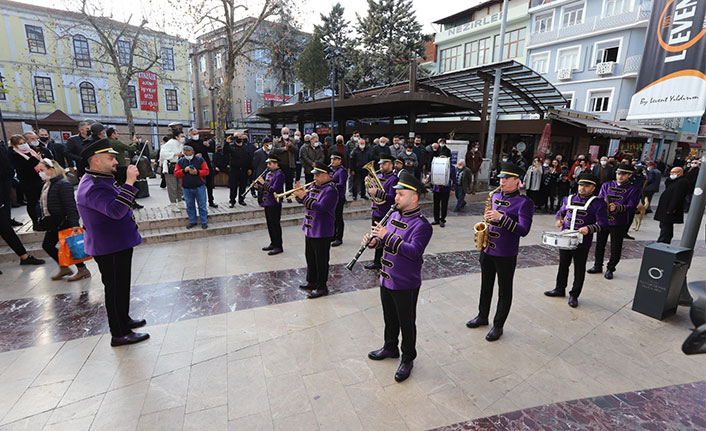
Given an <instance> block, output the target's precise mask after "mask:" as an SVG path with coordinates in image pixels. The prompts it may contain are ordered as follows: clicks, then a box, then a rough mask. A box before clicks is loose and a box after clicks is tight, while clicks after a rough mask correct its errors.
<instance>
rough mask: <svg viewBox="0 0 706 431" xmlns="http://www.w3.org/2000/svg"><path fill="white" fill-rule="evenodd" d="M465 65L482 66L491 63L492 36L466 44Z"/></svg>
mask: <svg viewBox="0 0 706 431" xmlns="http://www.w3.org/2000/svg"><path fill="white" fill-rule="evenodd" d="M465 49H466V53H465V60H464V61H465V62H464V67H475V66H482V65H484V64H486V63H490V61H491V60H492V59H491V58H490V38H489V37H486V38H485V39H480V40H474V41H473V42H469V43H467V44H466V46H465Z"/></svg>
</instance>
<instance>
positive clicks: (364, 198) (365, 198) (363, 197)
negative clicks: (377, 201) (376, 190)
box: [360, 196, 368, 201]
mask: <svg viewBox="0 0 706 431" xmlns="http://www.w3.org/2000/svg"><path fill="white" fill-rule="evenodd" d="M360 198H361V199H363V200H365V201H367V200H368V197H367V196H361V197H360Z"/></svg>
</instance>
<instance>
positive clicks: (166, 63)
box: [162, 47, 174, 70]
mask: <svg viewBox="0 0 706 431" xmlns="http://www.w3.org/2000/svg"><path fill="white" fill-rule="evenodd" d="M162 69H164V70H174V50H173V49H172V48H165V47H162Z"/></svg>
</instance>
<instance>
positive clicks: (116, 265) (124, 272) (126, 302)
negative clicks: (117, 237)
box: [93, 248, 132, 337]
mask: <svg viewBox="0 0 706 431" xmlns="http://www.w3.org/2000/svg"><path fill="white" fill-rule="evenodd" d="M93 258H94V259H95V260H96V263H97V264H98V269H99V270H100V272H101V281H102V282H103V286H104V287H105V310H106V311H107V312H108V325H110V334H111V335H112V336H113V337H122V336H123V335H127V334H129V333H130V332H132V331H131V330H130V328H129V327H128V320H130V317H129V312H130V272H131V269H132V248H128V249H125V250H121V251H118V252H115V253H111V254H106V255H102V256H93Z"/></svg>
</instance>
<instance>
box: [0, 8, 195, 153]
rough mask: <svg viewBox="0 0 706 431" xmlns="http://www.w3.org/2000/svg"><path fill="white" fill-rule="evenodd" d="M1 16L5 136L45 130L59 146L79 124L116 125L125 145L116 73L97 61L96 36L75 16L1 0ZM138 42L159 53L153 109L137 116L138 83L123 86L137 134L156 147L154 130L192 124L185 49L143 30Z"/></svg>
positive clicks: (122, 51) (123, 52)
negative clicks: (155, 106) (177, 123)
mask: <svg viewBox="0 0 706 431" xmlns="http://www.w3.org/2000/svg"><path fill="white" fill-rule="evenodd" d="M0 15H1V16H2V19H0V45H1V46H3V47H5V49H3V50H0V73H1V74H2V77H3V87H4V88H3V90H4V92H3V93H2V94H0V107H1V108H2V114H3V117H4V120H5V125H6V129H7V132H8V134H12V133H20V132H23V131H26V130H30V129H33V128H37V127H44V128H47V129H48V130H49V131H50V133H51V134H52V137H53V138H54V139H55V140H57V141H59V140H63V139H64V138H65V137H66V136H67V135H68V134H70V133H75V132H76V130H77V128H76V123H77V122H78V121H80V120H83V119H93V120H96V121H100V122H102V123H104V124H106V125H114V126H117V127H118V130H119V131H120V133H121V134H123V138H124V139H127V138H129V136H127V132H128V130H127V127H125V126H126V124H127V120H126V117H125V110H124V108H123V102H122V99H121V97H120V94H119V86H118V81H117V78H116V74H115V71H114V69H113V68H112V66H110V65H108V64H106V62H105V61H104V60H102V59H101V57H102V56H103V55H105V54H104V53H103V52H102V50H101V49H100V46H98V45H97V44H95V43H94V42H93V41H95V40H97V39H98V36H97V35H96V34H94V32H93V29H92V27H91V25H90V24H87V23H84V22H83V19H82V17H81V15H79V14H76V13H71V12H67V11H62V10H57V9H50V8H44V7H38V6H34V5H27V4H23V3H17V2H10V1H6V0H0ZM115 25H116V26H122V25H123V24H122V23H116V24H115ZM141 37H142V38H144V39H145V40H146V43H148V44H149V45H150V46H154V47H158V48H155V49H159V50H160V57H161V58H160V60H159V61H158V62H157V63H156V64H155V65H154V66H153V67H152V68H151V69H150V70H151V71H152V72H154V73H155V74H156V75H157V83H156V91H154V93H156V96H157V104H158V110H157V111H147V110H141V108H140V107H141V103H140V102H141V100H140V99H141V94H140V93H141V92H140V90H141V88H140V82H139V80H138V77H137V76H135V77H134V80H133V82H131V84H130V87H129V93H130V95H131V99H132V100H131V101H130V106H131V112H132V115H133V117H134V123H135V125H136V132H137V133H140V134H142V135H143V136H152V139H151V140H153V141H156V135H157V132H158V131H159V130H158V129H156V127H155V126H156V125H157V124H159V125H161V126H163V127H164V129H162V131H164V130H166V125H167V124H168V123H170V122H172V121H181V122H183V123H185V124H190V123H191V121H192V118H193V112H192V111H193V109H192V101H191V86H190V84H189V81H190V68H189V66H188V62H189V57H188V53H189V49H190V48H189V43H188V42H187V41H185V40H183V39H179V38H176V37H173V36H169V35H167V34H164V33H160V32H155V31H151V30H147V31H145V32H144V33H143V35H142V36H141ZM129 46H130V43H129V42H128V41H125V42H124V43H122V44H119V46H118V52H119V55H120V56H121V57H120V58H121V59H122V58H123V57H122V56H124V57H125V61H129ZM133 61H136V62H139V60H136V59H134V60H133ZM138 64H139V63H138ZM47 117H49V118H47ZM157 121H158V123H157Z"/></svg>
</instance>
